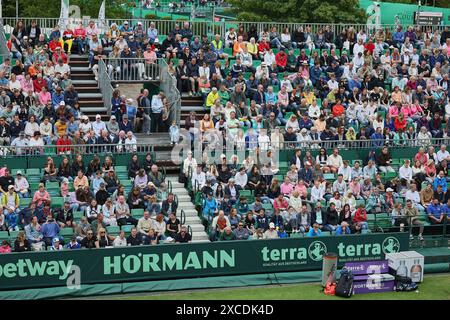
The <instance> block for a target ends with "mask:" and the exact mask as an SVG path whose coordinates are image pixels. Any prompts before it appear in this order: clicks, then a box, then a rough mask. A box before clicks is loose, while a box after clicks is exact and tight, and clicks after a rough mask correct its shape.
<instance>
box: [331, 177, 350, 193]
mask: <svg viewBox="0 0 450 320" xmlns="http://www.w3.org/2000/svg"><path fill="white" fill-rule="evenodd" d="M333 192H339V194H340V195H341V196H343V195H344V194H346V193H347V184H346V183H345V181H344V177H343V175H342V174H338V178H337V180H335V181H334V182H333Z"/></svg>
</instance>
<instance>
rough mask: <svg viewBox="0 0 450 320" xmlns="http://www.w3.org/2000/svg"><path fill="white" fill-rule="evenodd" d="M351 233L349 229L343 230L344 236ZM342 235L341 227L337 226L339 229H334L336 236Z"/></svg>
mask: <svg viewBox="0 0 450 320" xmlns="http://www.w3.org/2000/svg"><path fill="white" fill-rule="evenodd" d="M350 233H351V232H350V228H348V227H347V228H346V229H345V234H350ZM342 234H343V231H342V227H341V226H339V227H337V228H336V235H342Z"/></svg>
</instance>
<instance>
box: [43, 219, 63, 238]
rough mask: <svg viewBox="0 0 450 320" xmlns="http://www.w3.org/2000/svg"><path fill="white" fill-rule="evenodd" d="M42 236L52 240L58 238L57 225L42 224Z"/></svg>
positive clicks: (53, 223) (54, 223)
mask: <svg viewBox="0 0 450 320" xmlns="http://www.w3.org/2000/svg"><path fill="white" fill-rule="evenodd" d="M41 232H42V236H43V237H44V238H46V237H48V238H52V239H53V238H54V237H56V236H58V233H59V225H58V224H57V223H56V222H52V223H44V224H43V225H42V228H41Z"/></svg>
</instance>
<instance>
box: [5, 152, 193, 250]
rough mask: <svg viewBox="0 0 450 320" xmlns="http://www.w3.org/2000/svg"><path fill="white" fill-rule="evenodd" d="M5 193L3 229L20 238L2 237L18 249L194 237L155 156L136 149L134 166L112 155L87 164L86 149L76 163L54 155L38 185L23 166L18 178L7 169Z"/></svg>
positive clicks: (133, 243) (150, 242)
mask: <svg viewBox="0 0 450 320" xmlns="http://www.w3.org/2000/svg"><path fill="white" fill-rule="evenodd" d="M38 172H39V168H38ZM116 172H117V174H116ZM118 175H120V176H121V177H123V179H122V178H121V180H119V179H118ZM33 189H34V190H33ZM0 191H1V192H2V194H1V197H0V200H1V205H0V233H2V232H3V233H5V232H9V235H11V236H12V235H15V236H17V239H14V240H13V241H14V243H13V244H12V243H11V244H10V243H8V240H7V239H2V240H3V245H5V246H8V245H9V246H10V248H12V249H13V251H15V252H23V251H31V250H34V251H40V250H44V249H47V250H66V249H79V248H103V247H120V246H136V245H156V244H158V243H160V242H177V243H179V242H189V241H190V240H191V235H190V234H189V233H188V229H187V226H183V225H181V222H180V219H179V217H180V214H179V211H177V206H178V202H177V200H176V197H175V195H174V194H173V193H172V192H169V188H168V185H167V181H166V177H165V175H164V174H163V173H162V171H161V170H160V169H159V168H158V167H157V165H156V164H154V162H153V159H152V157H151V155H150V154H147V155H146V157H145V158H144V159H143V160H142V161H139V159H138V155H137V154H134V155H132V156H131V159H130V162H129V164H128V166H127V167H116V166H114V163H113V162H112V158H111V157H109V156H106V157H105V159H104V161H103V163H102V162H101V161H100V158H99V157H98V156H94V158H93V159H92V160H91V161H90V162H89V163H84V161H83V157H82V156H81V155H78V156H77V157H76V158H75V159H74V161H73V162H70V160H69V158H67V157H64V158H63V160H62V161H61V164H60V166H59V167H58V168H56V167H55V164H54V162H53V158H51V157H48V159H47V163H46V166H45V168H44V169H43V174H42V175H41V182H40V183H38V184H37V186H36V188H33V187H31V183H29V182H28V181H27V176H25V174H24V173H23V172H22V171H21V170H17V172H16V175H15V177H14V176H12V175H11V174H10V171H9V169H8V168H7V167H3V168H1V173H0ZM25 203H26V204H25Z"/></svg>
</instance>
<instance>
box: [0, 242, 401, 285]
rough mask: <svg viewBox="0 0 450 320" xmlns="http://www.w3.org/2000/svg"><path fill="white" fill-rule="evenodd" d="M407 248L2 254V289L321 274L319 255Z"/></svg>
mask: <svg viewBox="0 0 450 320" xmlns="http://www.w3.org/2000/svg"><path fill="white" fill-rule="evenodd" d="M408 249H409V241H408V234H406V233H389V234H367V235H364V236H358V235H349V236H325V237H313V238H295V239H279V240H254V241H233V242H215V243H199V244H173V245H159V246H138V247H126V248H105V249H90V250H89V249H81V250H67V251H59V252H55V251H49V252H30V253H12V254H3V255H0V290H8V289H21V288H33V287H51V286H66V285H70V284H69V279H71V278H72V277H75V275H74V274H73V273H75V272H78V273H79V274H77V275H76V277H77V279H79V281H80V283H81V284H93V283H107V282H129V281H145V280H156V279H157V280H161V279H171V278H188V277H201V276H218V275H232V274H249V273H264V272H287V271H302V270H319V269H320V268H321V267H322V256H323V254H325V253H326V252H335V253H336V254H338V256H339V260H338V261H339V263H345V262H353V261H368V260H380V259H384V258H385V254H386V253H391V252H399V251H405V250H408Z"/></svg>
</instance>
